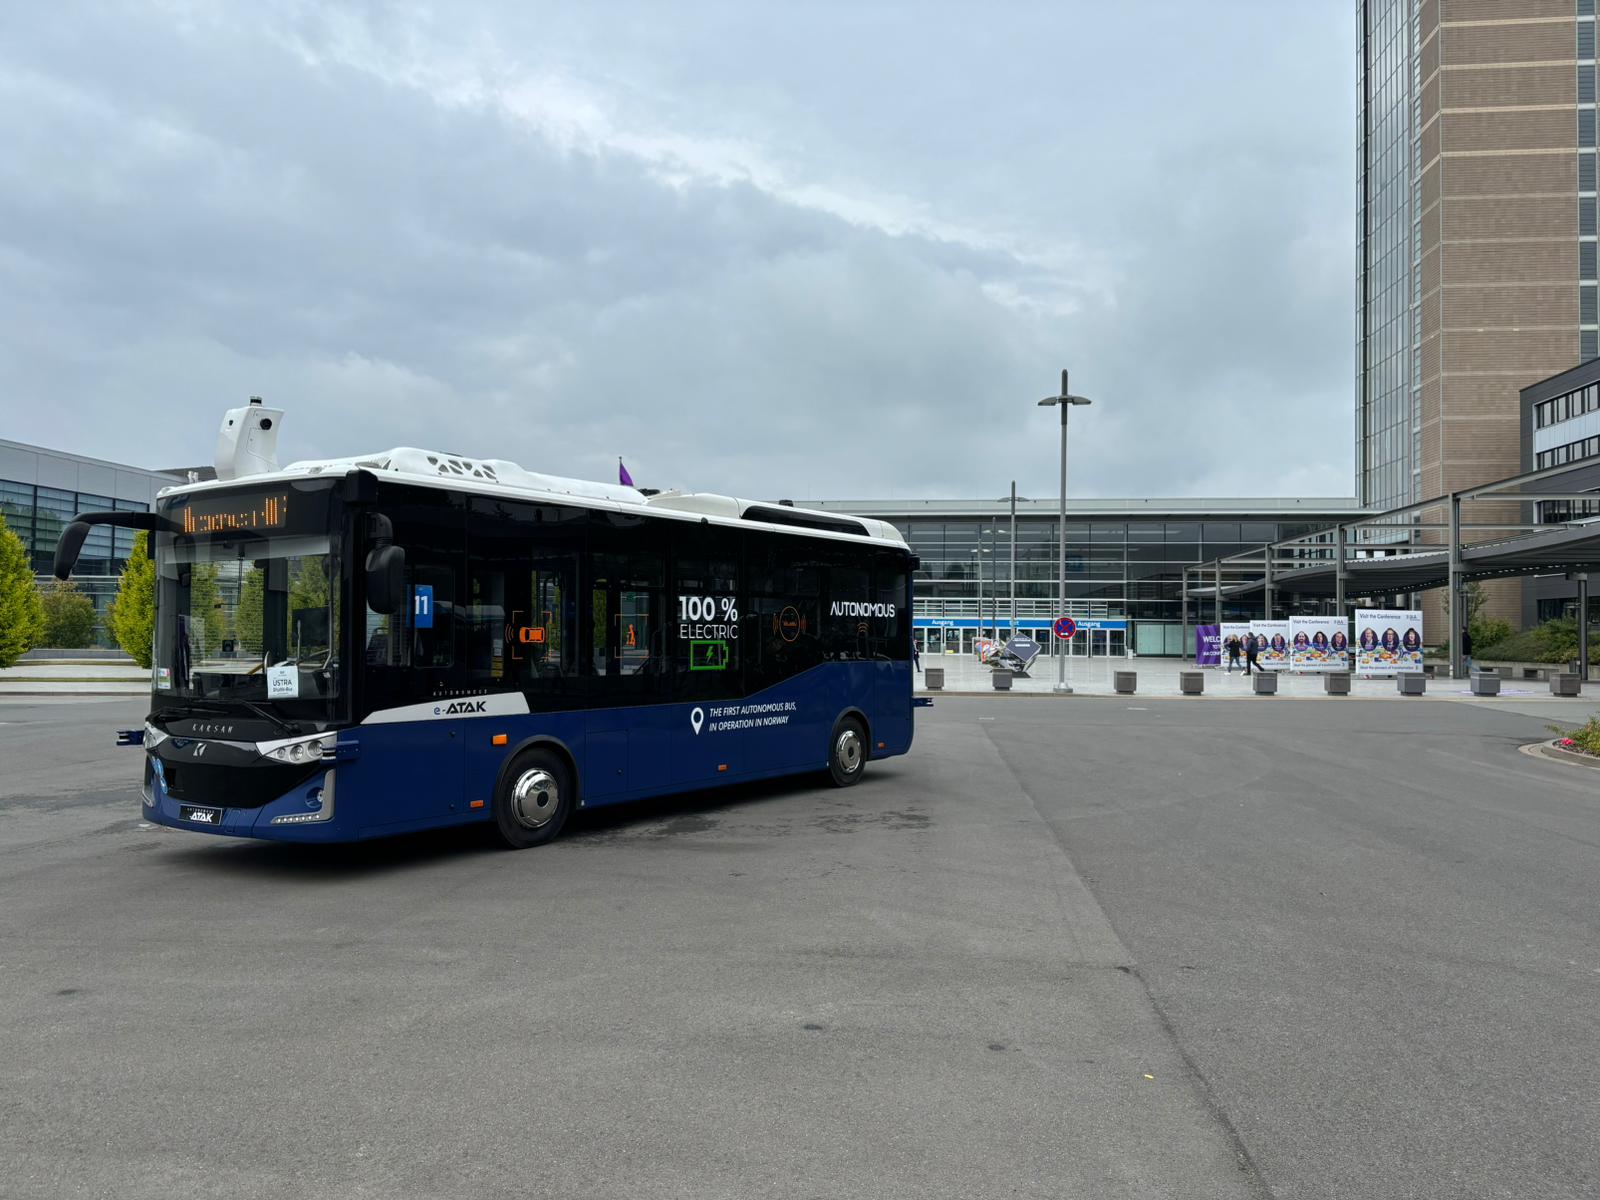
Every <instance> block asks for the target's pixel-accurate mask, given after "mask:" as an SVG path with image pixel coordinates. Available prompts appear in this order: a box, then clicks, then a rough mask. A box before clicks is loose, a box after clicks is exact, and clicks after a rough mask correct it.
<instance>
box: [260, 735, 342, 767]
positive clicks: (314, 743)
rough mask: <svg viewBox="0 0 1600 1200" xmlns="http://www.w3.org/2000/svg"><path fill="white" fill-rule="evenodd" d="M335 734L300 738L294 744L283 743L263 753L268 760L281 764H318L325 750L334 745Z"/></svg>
mask: <svg viewBox="0 0 1600 1200" xmlns="http://www.w3.org/2000/svg"><path fill="white" fill-rule="evenodd" d="M333 739H334V735H333V734H331V733H330V734H318V735H316V736H314V737H309V738H300V739H298V740H296V741H292V742H281V743H279V744H278V745H276V746H273V747H272V748H271V749H269V750H264V751H262V753H263V754H265V755H266V756H267V757H268V758H273V759H277V761H279V762H286V763H294V764H296V765H299V764H301V763H309V762H316V761H318V760H319V759H320V758H321V757H322V753H323V750H324V748H326V747H331V746H332V745H333Z"/></svg>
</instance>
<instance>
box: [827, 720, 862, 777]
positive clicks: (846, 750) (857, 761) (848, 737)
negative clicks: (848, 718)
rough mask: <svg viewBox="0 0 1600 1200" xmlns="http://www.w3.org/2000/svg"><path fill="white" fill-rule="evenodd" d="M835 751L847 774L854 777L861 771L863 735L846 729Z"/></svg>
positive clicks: (835, 745)
mask: <svg viewBox="0 0 1600 1200" xmlns="http://www.w3.org/2000/svg"><path fill="white" fill-rule="evenodd" d="M833 749H834V753H835V754H836V755H837V756H838V758H839V766H840V767H841V768H843V770H844V772H845V774H847V775H854V774H855V773H856V772H857V771H858V770H860V769H861V735H860V734H858V733H857V732H856V731H855V730H854V729H846V730H845V731H844V732H843V733H841V734H840V735H839V740H838V741H837V742H835V743H834V747H833Z"/></svg>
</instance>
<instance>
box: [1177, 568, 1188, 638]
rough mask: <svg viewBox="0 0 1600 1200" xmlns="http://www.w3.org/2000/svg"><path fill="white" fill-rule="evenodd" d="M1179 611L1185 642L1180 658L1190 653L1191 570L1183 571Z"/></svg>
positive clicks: (1179, 594)
mask: <svg viewBox="0 0 1600 1200" xmlns="http://www.w3.org/2000/svg"><path fill="white" fill-rule="evenodd" d="M1178 611H1179V612H1180V613H1182V614H1183V641H1182V642H1181V643H1180V644H1179V646H1178V657H1180V658H1181V657H1183V655H1185V654H1187V653H1188V652H1189V568H1188V567H1185V568H1184V569H1183V586H1182V587H1181V588H1179V589H1178Z"/></svg>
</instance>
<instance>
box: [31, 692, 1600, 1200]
mask: <svg viewBox="0 0 1600 1200" xmlns="http://www.w3.org/2000/svg"><path fill="white" fill-rule="evenodd" d="M1530 707H1533V706H1530ZM141 711H142V706H141V705H139V704H136V703H130V702H128V701H123V700H85V699H74V698H70V697H61V698H53V699H48V700H47V699H43V698H38V699H29V700H28V701H27V702H22V701H20V700H17V701H3V700H0V1062H4V1063H6V1064H8V1066H7V1069H6V1071H5V1072H4V1073H3V1074H0V1193H3V1194H5V1195H7V1196H18V1197H32V1196H51V1197H54V1196H116V1197H119V1198H124V1197H145V1196H149V1197H156V1196H160V1197H170V1196H175V1195H181V1196H284V1197H290V1196H294V1197H305V1196H327V1197H334V1196H338V1197H351V1196H355V1197H359V1196H372V1197H390V1196H440V1197H445V1196H448V1197H476V1196H485V1197H488V1196H506V1195H517V1196H552V1197H616V1196H630V1197H632V1196H639V1197H657V1196H661V1197H666V1196H673V1197H678V1196H682V1197H722V1196H726V1197H746V1196H755V1195H761V1196H830V1197H831V1196H863V1197H878V1196H884V1197H896V1196H906V1197H911V1196H916V1197H938V1196H952V1197H954V1196H960V1197H987V1196H1083V1197H1102V1196H1104V1197H1146V1196H1149V1197H1186V1198H1187V1197H1212V1196H1217V1197H1233V1196H1239V1197H1259V1196H1276V1197H1335V1196H1337V1197H1350V1196H1362V1197H1367V1196H1372V1197H1411V1196H1419V1197H1421V1196H1427V1197H1433V1196H1475V1197H1476V1196H1485V1197H1488V1196H1494V1197H1498V1196H1506V1197H1511V1196H1515V1197H1519V1198H1520V1197H1527V1196H1540V1197H1568V1196H1570V1197H1579V1196H1584V1197H1588V1196H1593V1195H1595V1194H1596V1193H1597V1192H1600V1142H1597V1135H1596V1130H1597V1129H1600V1068H1597V1065H1596V1064H1597V1063H1600V1027H1597V1024H1596V1020H1595V1018H1596V1015H1597V1014H1600V917H1597V907H1596V904H1595V902H1594V891H1595V880H1596V878H1597V877H1600V872H1597V867H1600V772H1590V771H1586V770H1584V769H1582V768H1576V767H1569V766H1564V765H1561V764H1555V763H1547V762H1543V761H1539V760H1535V759H1531V758H1529V757H1528V756H1526V755H1523V754H1520V753H1519V752H1518V746H1519V745H1520V744H1522V743H1525V742H1530V741H1533V740H1535V739H1537V738H1539V737H1541V736H1545V732H1544V729H1543V725H1544V722H1545V721H1546V720H1548V719H1550V714H1551V710H1550V709H1549V708H1548V707H1544V708H1534V710H1533V711H1531V712H1526V713H1523V712H1517V711H1514V710H1511V709H1508V708H1489V707H1474V706H1469V705H1463V704H1438V705H1419V704H1415V703H1408V702H1406V701H1375V700H1374V701H1344V700H1326V701H1315V700H1306V701H1296V702H1293V703H1278V702H1274V701H1271V700H1262V701H1248V700H1241V701H1238V702H1233V703H1226V704H1214V703H1213V704H1192V703H1185V702H1183V701H1181V700H1166V701H1158V700H1150V701H1144V702H1140V701H1139V700H1138V699H1137V698H1135V699H1134V701H1133V702H1132V703H1129V702H1127V701H1126V700H1112V699H1088V698H1083V699H1076V700H1061V701H1041V700H1024V701H1012V700H1008V699H1006V698H994V699H977V698H974V699H969V700H957V699H945V698H941V699H940V700H939V701H938V702H937V705H936V707H935V708H934V709H932V710H923V711H921V712H919V719H918V737H917V744H916V746H915V748H914V749H913V752H912V754H911V755H910V756H908V757H906V758H902V759H894V760H887V761H883V762H878V763H872V764H870V765H869V768H868V774H867V777H866V779H865V780H864V781H863V783H862V784H861V785H860V786H859V787H857V788H854V789H851V790H847V791H836V790H832V789H829V788H826V787H824V786H821V785H820V784H819V783H818V782H817V781H815V780H798V781H789V782H784V783H780V784H768V785H762V786H759V787H743V788H736V789H732V790H730V791H727V792H723V793H711V794H702V795H698V796H691V797H684V798H679V799H676V800H670V801H663V802H656V803H655V804H651V805H640V806H632V807H629V808H627V809H625V810H620V811H611V812H599V813H593V814H587V815H585V816H583V817H581V818H580V819H579V820H578V822H577V824H576V828H575V829H573V830H572V831H571V832H570V833H569V834H568V835H567V836H565V837H563V838H562V839H561V840H560V841H558V842H556V843H554V844H552V845H550V846H548V847H544V848H541V849H537V850H533V851H525V852H507V851H501V850H497V849H494V848H492V847H490V846H489V845H488V844H487V843H486V842H485V841H484V840H483V839H482V838H480V837H478V836H477V835H476V834H474V833H470V832H469V833H458V834H452V835H450V836H445V837H431V838H412V839H406V840H402V841H395V842H387V843H375V844H367V845H363V846H358V847H352V848H328V849H296V848H292V847H279V846H272V845H268V844H262V843H250V842H236V841H230V840H224V839H217V838H213V837H209V836H207V835H202V834H190V833H184V832H180V831H172V830H165V829H160V828H154V827H149V826H146V825H145V824H144V823H143V822H141V821H140V820H139V813H138V808H137V802H136V798H135V789H134V782H135V780H136V779H137V775H138V767H139V759H138V752H137V751H130V750H126V749H123V750H118V749H117V748H115V747H114V746H112V745H111V741H112V737H111V733H112V731H113V730H114V729H116V728H117V727H119V726H123V725H128V724H133V723H136V722H137V719H138V717H139V715H140V713H141Z"/></svg>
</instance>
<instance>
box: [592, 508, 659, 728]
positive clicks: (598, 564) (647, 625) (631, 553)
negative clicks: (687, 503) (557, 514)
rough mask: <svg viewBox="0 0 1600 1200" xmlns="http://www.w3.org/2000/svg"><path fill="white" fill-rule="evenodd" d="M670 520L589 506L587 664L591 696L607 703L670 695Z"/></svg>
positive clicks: (621, 702) (649, 699)
mask: <svg viewBox="0 0 1600 1200" xmlns="http://www.w3.org/2000/svg"><path fill="white" fill-rule="evenodd" d="M665 525H666V522H664V521H660V520H655V519H651V518H645V517H634V516H630V515H628V514H623V513H607V512H594V513H591V522H590V537H591V542H590V544H591V546H593V552H592V553H591V554H590V556H589V576H588V582H587V584H586V585H585V587H586V590H587V593H588V596H589V620H588V628H589V635H588V636H589V639H590V641H589V652H588V666H589V673H590V675H591V676H592V681H591V688H590V695H591V698H592V699H593V701H594V702H595V703H597V704H599V705H601V706H602V707H603V706H606V705H610V704H624V703H634V702H639V701H644V702H649V701H653V700H660V699H665V698H667V697H668V696H670V695H671V692H672V674H671V671H672V663H671V660H670V659H669V657H668V655H667V642H666V638H667V627H666V618H667V612H666V562H667V535H666V531H665Z"/></svg>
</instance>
